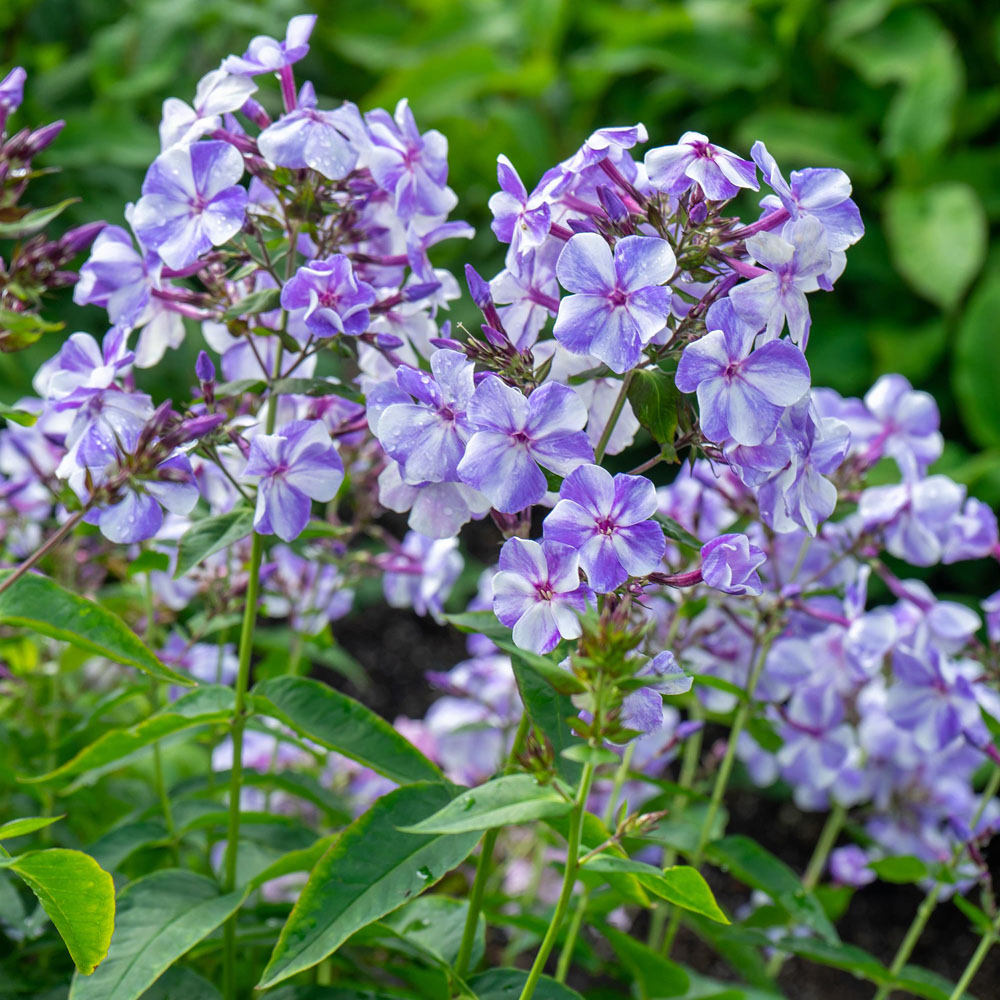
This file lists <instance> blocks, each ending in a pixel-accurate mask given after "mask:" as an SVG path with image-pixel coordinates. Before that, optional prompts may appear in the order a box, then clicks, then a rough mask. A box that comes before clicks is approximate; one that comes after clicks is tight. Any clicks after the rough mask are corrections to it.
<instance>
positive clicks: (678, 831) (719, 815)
mask: <svg viewBox="0 0 1000 1000" xmlns="http://www.w3.org/2000/svg"><path fill="white" fill-rule="evenodd" d="M646 808H652V806H651V805H648V806H647V807H646ZM660 808H662V806H661V807H660ZM707 816H708V803H707V802H689V803H687V804H686V805H685V806H684V808H683V809H681V810H676V809H671V810H670V812H669V813H668V814H667V815H666V816H664V817H663V819H661V820H660V821H659V823H657V824H656V826H654V827H651V828H649V829H646V830H644V831H643V833H642V836H641V838H640V839H642V840H647V841H653V842H654V843H657V844H663V845H665V846H666V847H670V848H672V849H673V850H675V851H683V852H684V853H685V854H691V853H692V852H693V851H695V850H697V847H698V839H699V837H700V835H701V828H702V827H703V826H704V825H705V820H706V818H707ZM728 821H729V815H728V813H727V812H726V809H725V807H724V806H722V807H720V808H719V809H718V810H717V811H716V814H715V819H714V820H713V822H712V829H711V831H710V833H709V840H710V841H711V840H718V839H719V838H720V837H721V836H722V835H723V834H724V833H725V832H726V824H727V823H728Z"/></svg>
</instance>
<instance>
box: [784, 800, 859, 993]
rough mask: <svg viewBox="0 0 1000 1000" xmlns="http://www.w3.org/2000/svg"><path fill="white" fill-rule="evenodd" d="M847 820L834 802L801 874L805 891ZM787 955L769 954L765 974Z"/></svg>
mask: <svg viewBox="0 0 1000 1000" xmlns="http://www.w3.org/2000/svg"><path fill="white" fill-rule="evenodd" d="M846 820H847V810H846V809H845V808H844V807H843V806H842V805H841V804H840V803H839V802H837V803H834V806H833V808H832V809H831V810H830V813H829V815H828V816H827V817H826V822H825V823H824V824H823V829H822V830H821V831H820V835H819V840H817V841H816V847H815V848H814V849H813V853H812V857H811V858H810V859H809V864H808V865H807V866H806V871H805V874H804V875H803V876H802V886H803V888H804V889H805V890H806V892H812V890H813V889H815V888H816V886H817V885H818V884H819V880H820V876H821V875H822V874H823V869H824V868H825V867H826V860H827V858H828V857H829V856H830V851H832V850H833V845H834V844H836V843H837V838H838V837H839V836H840V831H841V830H843V829H844V823H845V821H846ZM786 958H787V956H786V955H785V953H784V952H780V951H776V952H775V953H774V954H773V955H772V956H771V961H770V962H768V963H767V974H768V975H769V976H770V977H771V978H772V979H773V978H774V977H775V976H776V975H777V974H778V973H779V972H780V971H781V967H782V966H783V965H784V964H785V959H786Z"/></svg>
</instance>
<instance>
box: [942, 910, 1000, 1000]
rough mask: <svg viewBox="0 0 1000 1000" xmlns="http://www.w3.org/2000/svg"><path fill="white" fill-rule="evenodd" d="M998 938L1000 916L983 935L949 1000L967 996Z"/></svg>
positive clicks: (959, 999) (960, 999)
mask: <svg viewBox="0 0 1000 1000" xmlns="http://www.w3.org/2000/svg"><path fill="white" fill-rule="evenodd" d="M997 937H1000V915H998V916H997V918H996V920H994V921H993V923H992V924H991V925H990V928H989V930H988V931H986V933H985V934H983V936H982V938H981V940H980V942H979V947H978V948H976V950H975V952H974V953H973V955H972V958H970V959H969V964H968V965H967V966H966V967H965V971H964V972H963V973H962V976H961V978H960V979H959V981H958V982H957V983H956V984H955V988H954V989H953V990H952V991H951V996H950V997H949V998H948V1000H962V997H963V996H965V991H966V990H967V989H968V988H969V986H970V985H971V984H972V980H973V978H974V977H975V975H976V973H977V972H978V971H979V966H981V965H982V964H983V960H984V959H985V958H986V956H987V955H988V954H989V951H990V948H992V947H993V945H994V944H995V943H996V940H997Z"/></svg>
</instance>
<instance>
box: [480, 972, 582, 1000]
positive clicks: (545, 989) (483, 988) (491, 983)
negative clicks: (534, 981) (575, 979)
mask: <svg viewBox="0 0 1000 1000" xmlns="http://www.w3.org/2000/svg"><path fill="white" fill-rule="evenodd" d="M527 978H528V973H527V972H525V971H524V970H523V969H490V970H489V972H481V973H480V974H479V975H478V976H473V977H472V978H471V979H470V980H469V986H470V987H471V989H472V990H473V992H474V993H475V994H476V996H477V997H478V998H479V1000H517V998H518V997H519V996H520V995H521V990H522V989H523V988H524V982H525V980H526V979H527ZM534 996H535V998H536V1000H583V998H582V997H581V996H580V994H579V993H577V992H576V990H571V989H570V988H569V987H568V986H565V985H563V984H562V983H559V982H556V980H554V979H550V978H549V977H548V976H541V977H540V978H539V980H538V986H537V987H536V988H535V993H534Z"/></svg>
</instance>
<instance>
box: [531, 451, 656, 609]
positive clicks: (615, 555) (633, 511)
mask: <svg viewBox="0 0 1000 1000" xmlns="http://www.w3.org/2000/svg"><path fill="white" fill-rule="evenodd" d="M559 497H560V500H559V503H557V504H556V506H555V507H554V508H553V510H552V512H551V513H550V514H549V515H548V517H546V518H545V523H544V525H543V531H544V533H545V538H546V539H548V540H551V541H554V542H561V543H563V544H564V545H570V546H572V547H573V548H575V549H577V550H578V551H579V554H580V565H581V566H582V567H583V571H584V572H585V573H586V574H587V581H588V583H589V584H590V586H591V587H592V588H593V589H594V590H595V591H597V593H599V594H606V593H609V592H610V591H612V590H614V589H615V588H616V587H619V586H621V584H623V583H624V582H625V581H626V580H627V579H628V578H629V577H630V576H643V575H644V574H646V573H652V572H653V571H654V570H655V569H656V567H657V566H658V565H659V564H660V560H661V559H662V558H663V553H664V551H665V549H666V539H665V538H664V537H663V531H662V530H661V529H660V526H659V525H658V524H657V523H656V522H655V521H651V520H649V519H650V518H651V517H652V516H653V514H655V513H656V508H657V499H656V487H654V486H653V484H652V483H651V482H650V481H649V480H648V479H646V478H645V477H644V476H627V475H624V474H623V473H619V474H618V475H617V476H615V477H614V478H613V479H612V477H611V473H610V472H607V471H606V470H605V469H602V468H601V467H600V466H597V465H581V466H580V468H578V469H576V470H574V471H573V472H571V473H570V475H569V476H567V477H566V479H564V480H563V483H562V486H561V487H560V488H559Z"/></svg>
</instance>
